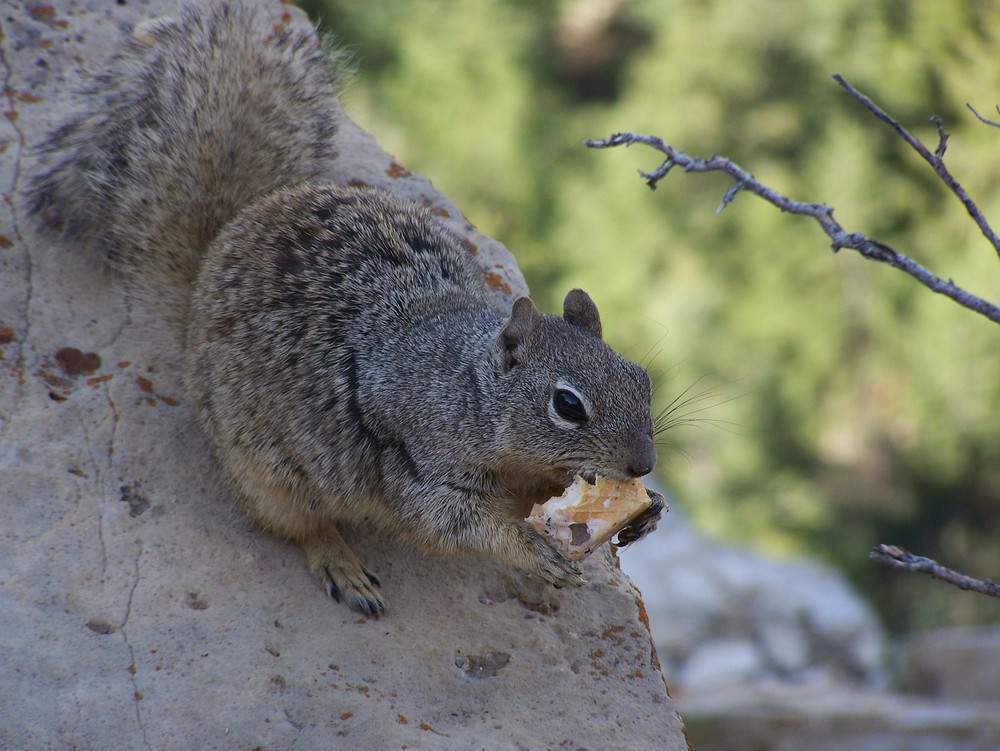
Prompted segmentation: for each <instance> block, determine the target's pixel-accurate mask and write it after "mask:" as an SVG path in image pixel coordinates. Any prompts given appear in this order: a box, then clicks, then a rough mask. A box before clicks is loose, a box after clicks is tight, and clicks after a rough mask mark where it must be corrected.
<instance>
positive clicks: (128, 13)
mask: <svg viewBox="0 0 1000 751" xmlns="http://www.w3.org/2000/svg"><path fill="white" fill-rule="evenodd" d="M257 4H258V5H260V6H261V7H262V8H264V9H265V12H266V14H267V16H266V19H265V20H266V23H268V24H275V25H276V24H288V23H304V22H305V19H304V16H302V15H301V14H300V13H299V12H298V11H297V10H295V9H294V8H292V7H291V6H287V5H283V4H281V3H279V2H277V1H276V0H274V1H269V0H259V2H258V3H257ZM153 5H154V4H153V3H149V2H129V3H127V4H125V3H108V2H103V1H100V0H79V1H78V2H65V3H61V4H59V6H58V9H57V8H55V7H54V6H51V5H46V4H41V3H32V2H25V3H21V2H8V3H6V4H5V7H4V17H3V19H2V23H3V29H2V32H3V38H2V60H0V63H2V65H3V75H4V84H5V91H4V96H5V97H6V100H7V101H6V104H5V108H4V109H5V111H4V113H3V114H4V115H5V117H2V118H0V170H2V171H0V180H2V184H3V193H4V197H5V199H6V200H5V202H3V203H2V204H0V478H2V480H0V515H2V518H3V524H2V532H0V633H2V634H3V636H2V638H0V682H2V685H3V687H4V691H3V699H2V700H0V747H2V748H11V749H15V748H16V749H43V748H44V749H49V748H117V749H132V748H139V749H159V748H212V749H240V750H241V751H249V750H250V749H287V748H378V749H391V748H410V749H419V748H427V749H475V748H484V749H487V748H488V749H548V748H553V749H555V748H559V749H565V748H568V749H576V748H581V747H587V748H592V749H594V748H600V749H636V748H659V749H685V748H686V747H687V744H686V740H685V738H684V734H683V726H682V724H681V721H680V718H679V717H678V715H677V712H676V710H675V708H674V705H673V704H672V702H671V700H670V698H669V697H668V696H667V692H666V686H665V684H664V681H663V677H662V675H661V674H660V671H659V667H658V665H657V663H656V658H655V655H654V653H653V651H652V645H651V640H650V636H649V632H648V630H647V628H646V627H645V626H644V625H643V623H642V615H641V612H642V611H641V608H642V605H641V602H640V600H639V597H638V593H637V591H636V590H635V588H634V587H633V586H632V585H631V583H630V582H629V581H628V579H627V578H626V577H625V576H624V575H622V574H621V572H620V571H619V570H618V567H617V564H616V562H615V561H614V560H613V559H612V558H611V557H610V554H597V555H595V556H593V557H592V558H591V559H590V560H589V561H588V562H587V563H586V566H585V570H586V573H587V575H588V577H589V579H590V582H591V583H590V584H588V585H587V586H586V587H584V588H583V589H581V590H577V591H557V590H553V589H551V588H548V587H543V586H541V585H540V584H539V583H537V582H535V581H532V580H531V579H529V578H527V577H524V576H522V575H519V574H516V573H512V572H509V571H507V570H505V569H503V568H502V567H500V566H498V565H495V564H494V563H492V562H491V561H488V560H482V559H478V558H469V559H460V560H431V559H428V558H426V557H423V556H421V555H419V554H417V553H415V552H413V551H411V550H410V549H408V548H406V547H402V546H400V545H399V544H398V543H395V542H393V541H392V540H391V539H386V538H383V537H381V536H380V535H379V534H378V533H377V532H374V531H371V530H356V531H355V532H354V533H352V534H351V535H350V539H352V540H353V541H354V547H355V549H358V550H363V551H364V556H365V560H366V562H367V564H368V565H369V566H370V567H371V568H372V569H373V570H375V571H377V572H378V573H379V574H380V575H381V577H382V582H383V590H384V592H385V594H386V597H387V601H388V604H389V608H390V610H389V613H388V614H387V616H386V617H385V618H383V619H382V620H366V619H364V618H360V617H358V616H357V615H356V614H354V613H352V612H350V611H348V610H347V609H346V608H344V607H342V606H339V605H336V604H334V603H333V602H331V601H330V600H328V599H327V598H326V596H325V595H324V594H323V593H322V592H321V590H320V589H319V588H318V586H317V585H316V584H315V583H314V582H313V581H312V580H311V579H310V577H309V576H308V574H307V573H306V570H305V564H304V560H303V555H302V553H301V551H300V550H298V549H297V548H296V547H294V546H292V545H289V544H286V543H285V542H282V541H281V540H277V539H274V538H273V537H270V536H268V535H265V534H262V533H260V532H257V531H255V530H254V529H252V528H251V527H250V526H249V525H248V524H247V523H246V522H244V521H243V519H242V518H241V517H240V516H238V514H237V513H236V512H235V510H234V509H233V508H231V506H230V504H229V502H228V500H227V498H226V496H225V493H224V491H223V489H222V486H221V484H220V483H219V482H218V480H217V478H216V473H215V470H214V467H213V463H212V460H211V458H210V456H209V455H208V452H207V450H206V446H205V444H204V442H203V441H202V439H201V437H200V435H199V434H198V432H197V430H196V429H195V427H194V424H193V421H192V415H191V412H190V409H189V407H188V405H187V404H186V402H185V399H184V395H183V393H182V391H181V388H180V385H179V377H178V372H177V350H176V345H171V344H170V341H171V339H170V335H169V334H168V333H167V332H166V331H165V330H164V328H163V326H162V325H161V324H160V322H159V321H157V320H152V319H151V318H149V317H148V316H147V315H146V314H145V312H144V311H143V310H141V309H138V308H137V307H135V306H133V305H132V304H131V303H130V301H129V300H128V299H127V298H126V296H125V295H124V294H123V292H122V290H121V287H120V285H119V283H118V282H117V281H116V280H115V279H114V278H113V277H112V276H110V275H107V274H104V273H102V272H100V271H99V270H96V269H94V268H90V267H88V266H86V264H84V263H83V262H82V261H80V260H78V259H76V258H75V257H73V256H72V254H63V253H60V252H54V251H52V250H51V249H48V248H45V247H42V246H41V245H40V244H38V243H37V242H34V241H31V240H30V238H29V236H28V233H27V227H26V225H25V221H24V217H23V197H22V195H21V193H20V191H21V189H22V188H23V180H24V175H25V174H26V171H27V170H29V169H30V165H31V164H32V159H33V158H32V157H30V156H29V153H28V150H29V149H30V147H31V146H32V144H34V143H36V142H37V141H38V139H39V138H40V137H41V136H42V134H43V133H45V132H46V131H47V130H48V129H49V128H50V127H51V126H52V125H53V124H55V123H56V122H58V121H60V120H61V119H62V117H63V114H64V111H65V108H66V105H67V103H68V101H69V92H70V91H71V90H72V89H75V88H76V87H78V86H79V85H80V83H81V82H82V81H83V80H85V79H86V77H87V76H88V74H92V73H93V72H94V71H97V70H99V69H100V66H101V65H102V64H103V62H102V61H103V60H104V58H105V56H106V54H107V52H108V50H110V49H111V48H112V47H113V45H114V44H115V40H116V39H117V38H118V36H119V33H120V28H119V27H120V26H121V24H122V23H123V22H134V21H135V20H137V19H139V18H141V17H144V16H148V15H151V10H150V9H151V8H152V7H153ZM155 6H156V12H159V13H163V12H166V11H167V10H169V8H168V6H166V5H165V4H155ZM339 152H340V155H339V157H338V158H336V159H334V160H332V162H331V178H334V179H338V180H361V181H364V182H367V183H370V184H374V185H381V186H384V187H386V188H387V189H389V190H391V191H393V192H395V193H396V194H397V195H403V196H406V197H409V198H412V199H414V200H417V201H420V202H422V203H424V204H425V205H427V206H428V210H431V211H434V212H435V213H437V214H438V215H440V216H441V217H442V219H444V220H445V221H448V222H451V223H452V225H453V226H454V227H455V228H456V229H457V230H458V231H459V232H461V233H462V234H463V236H465V237H466V238H467V240H468V243H469V248H470V252H475V253H477V257H478V258H479V260H480V261H481V262H482V264H483V268H484V274H486V275H487V279H488V281H489V282H490V283H491V286H492V288H493V289H494V291H495V293H496V300H495V301H496V304H497V305H498V306H502V305H505V304H507V303H508V302H509V300H510V297H511V295H513V294H516V293H518V292H521V291H523V289H524V283H523V280H522V278H521V276H520V274H519V272H518V271H517V268H516V265H515V264H514V262H513V259H512V258H511V257H510V256H509V255H508V254H507V253H506V251H505V250H504V249H503V248H502V247H501V246H499V245H498V244H496V243H495V242H493V241H491V240H489V239H488V238H485V237H483V236H482V235H480V234H479V233H477V232H475V230H474V229H473V228H472V227H470V226H469V225H468V223H467V222H466V221H465V219H464V218H463V217H462V215H461V213H460V212H459V211H458V210H457V209H456V208H455V207H454V206H453V205H452V204H450V203H449V202H447V200H446V199H444V198H443V197H442V196H441V195H440V194H438V193H437V192H436V191H434V190H433V188H432V187H431V186H430V185H429V183H427V181H425V180H423V179H420V178H418V177H416V176H413V175H410V174H409V173H408V172H407V171H406V170H405V168H403V167H402V166H401V165H399V164H398V163H396V162H395V161H394V160H393V159H392V158H391V157H389V156H388V155H386V154H384V153H383V152H382V151H381V150H380V149H379V148H378V147H377V145H376V144H375V143H374V141H373V140H372V139H371V138H370V137H369V136H367V135H366V134H364V133H362V132H360V131H359V130H357V129H356V128H353V127H352V126H347V127H345V132H344V134H343V137H342V140H341V144H340V149H339Z"/></svg>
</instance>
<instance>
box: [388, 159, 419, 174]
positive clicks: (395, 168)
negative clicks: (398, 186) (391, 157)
mask: <svg viewBox="0 0 1000 751" xmlns="http://www.w3.org/2000/svg"><path fill="white" fill-rule="evenodd" d="M385 174H387V175H388V176H389V177H409V176H410V175H411V174H413V173H412V172H410V171H409V170H408V169H406V167H404V166H403V165H402V164H400V163H399V162H392V163H391V164H390V165H389V167H388V169H386V171H385Z"/></svg>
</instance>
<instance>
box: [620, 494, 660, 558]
mask: <svg viewBox="0 0 1000 751" xmlns="http://www.w3.org/2000/svg"><path fill="white" fill-rule="evenodd" d="M646 493H647V494H648V495H649V500H650V501H651V503H650V506H649V508H648V509H646V510H645V511H643V512H642V514H640V515H639V517H638V518H637V519H636V520H635V521H634V522H632V523H631V524H630V525H628V526H627V527H625V529H623V530H621V531H620V532H619V533H618V543H617V546H618V547H619V548H624V547H626V546H628V545H631V544H632V543H633V542H636V541H637V540H641V539H642V538H643V537H645V536H646V535H648V534H649V533H650V532H652V531H653V530H654V529H656V525H657V524H658V523H659V521H660V516H661V515H662V514H663V512H664V511H669V510H670V509H669V507H668V506H667V502H666V500H664V498H663V495H662V494H661V493H657V492H656V491H655V490H650V489H649V488H646Z"/></svg>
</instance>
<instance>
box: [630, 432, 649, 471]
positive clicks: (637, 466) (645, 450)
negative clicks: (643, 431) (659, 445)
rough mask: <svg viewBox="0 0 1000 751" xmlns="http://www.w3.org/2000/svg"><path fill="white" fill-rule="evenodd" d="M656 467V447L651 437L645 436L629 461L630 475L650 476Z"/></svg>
mask: <svg viewBox="0 0 1000 751" xmlns="http://www.w3.org/2000/svg"><path fill="white" fill-rule="evenodd" d="M655 466H656V445H655V444H654V443H653V439H652V438H651V437H649V436H643V437H642V438H641V439H640V440H639V441H638V445H637V446H636V447H635V448H634V449H633V454H632V458H631V459H630V460H629V463H628V467H626V469H627V471H628V473H629V474H630V475H632V476H633V477H642V476H643V475H648V474H649V473H650V472H652V471H653V467H655Z"/></svg>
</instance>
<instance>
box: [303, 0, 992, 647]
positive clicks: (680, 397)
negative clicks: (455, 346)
mask: <svg viewBox="0 0 1000 751" xmlns="http://www.w3.org/2000/svg"><path fill="white" fill-rule="evenodd" d="M302 5H304V6H305V7H306V9H307V10H308V11H309V12H310V13H311V14H312V15H313V16H314V17H316V18H318V19H321V20H322V22H323V23H324V25H325V26H326V27H328V28H330V29H334V30H336V34H337V42H338V44H340V45H346V46H347V47H348V48H349V49H350V50H352V51H353V53H354V58H355V63H356V66H357V75H356V79H355V81H354V82H353V84H352V85H351V87H350V88H349V90H348V91H347V92H346V95H345V106H346V108H347V110H348V111H349V113H350V114H351V116H352V118H353V119H355V120H356V121H357V122H358V123H359V124H360V125H361V126H362V127H364V128H365V129H367V130H369V131H370V132H371V133H373V134H374V135H375V136H376V137H377V138H378V140H379V141H380V142H381V144H382V145H383V147H385V148H386V149H387V150H388V151H390V152H392V153H394V154H395V155H396V156H397V157H398V158H399V159H400V161H401V162H403V163H404V164H405V165H406V166H407V167H408V168H410V169H412V170H414V171H416V172H419V173H421V174H423V175H426V176H427V177H429V178H431V179H432V180H433V182H434V183H435V185H436V186H437V187H439V188H440V189H442V190H443V191H444V192H445V193H446V194H448V195H449V196H450V197H451V198H452V199H453V200H454V201H455V202H456V203H457V204H458V205H459V206H461V207H462V208H463V210H464V211H465V212H466V215H467V216H468V218H469V220H470V221H471V222H473V223H474V224H475V225H477V226H478V227H479V228H480V229H482V230H483V231H484V232H486V233H487V234H489V235H491V236H493V237H495V238H497V239H498V240H500V241H501V242H503V243H504V244H506V245H507V247H508V248H510V250H511V251H512V252H513V253H514V255H515V257H516V258H517V259H518V261H519V263H520V266H521V269H522V270H523V271H524V273H525V275H526V277H527V280H528V284H529V286H530V288H531V290H532V293H533V296H534V297H535V299H536V301H537V302H538V303H539V305H540V306H542V307H543V308H544V309H545V310H547V311H549V312H558V311H559V310H560V306H561V300H562V297H563V295H564V294H565V292H566V291H567V290H568V289H569V288H571V287H576V286H580V287H583V288H585V289H587V290H588V291H589V292H590V293H591V295H592V296H593V297H594V298H595V300H596V301H597V303H598V305H599V307H600V309H601V312H602V316H603V318H604V321H605V330H606V338H607V339H608V340H609V341H610V342H611V343H612V345H613V346H614V347H615V348H616V349H618V350H619V351H621V352H623V353H625V354H626V355H627V356H629V357H631V358H632V359H635V360H639V361H641V362H642V363H643V364H645V365H646V366H647V367H648V368H649V370H650V372H651V375H652V376H653V377H654V384H655V386H654V388H655V399H656V405H655V406H656V407H657V408H658V409H664V408H668V407H669V405H671V404H677V403H679V405H680V406H678V407H677V409H676V411H675V412H674V413H673V416H674V417H675V418H677V421H678V424H677V425H676V426H675V427H674V428H672V429H671V430H670V431H668V432H667V433H666V434H664V435H662V436H661V439H662V445H661V453H660V457H661V458H660V462H659V465H658V468H657V473H658V477H659V479H660V480H661V482H662V483H663V484H664V485H665V486H666V487H667V488H668V489H669V490H670V492H671V494H672V495H673V496H674V497H675V498H676V499H677V501H676V502H677V504H678V505H679V506H680V507H681V508H682V509H683V511H684V513H685V514H686V515H687V516H689V517H690V518H691V519H692V520H693V522H694V523H695V524H696V526H697V527H698V528H700V529H701V530H702V531H703V532H705V533H706V534H708V535H710V536H712V537H715V538H717V539H722V540H729V541H737V542H739V543H741V544H747V545H752V546H753V547H755V548H757V549H758V550H761V551H765V552H766V553H768V554H772V555H777V556H782V555H790V554H805V555H808V556H812V557H815V558H819V559H821V560H823V561H825V562H827V563H829V564H832V565H834V566H836V567H837V568H838V569H840V570H842V571H844V572H846V574H847V575H848V576H849V577H850V579H851V581H852V582H853V583H854V585H855V586H856V587H857V588H858V589H859V590H860V591H861V592H862V593H863V594H864V596H865V597H867V598H868V599H869V601H870V602H871V603H872V604H873V605H874V606H875V607H876V608H877V609H878V611H879V614H880V615H881V617H882V619H883V621H884V622H885V624H886V625H887V626H888V628H889V629H890V630H891V631H893V632H896V633H898V632H903V631H913V630H920V629H924V628H930V627H939V626H945V625H956V624H977V623H988V622H996V620H997V605H996V601H995V600H989V599H988V598H985V597H979V596H975V595H970V594H967V593H963V592H960V591H958V590H955V589H953V588H951V587H948V586H946V585H943V584H937V583H934V582H932V581H930V580H929V579H927V577H923V576H918V575H913V574H909V575H908V574H900V573H897V572H894V571H891V570H889V569H885V568H882V567H879V566H877V565H876V564H873V563H870V562H869V560H868V557H867V553H868V550H869V549H870V548H871V547H872V546H873V545H875V544H877V543H880V542H886V543H894V544H898V545H902V546H904V547H907V548H910V549H911V550H913V551H914V552H918V553H920V554H923V555H927V556H931V557H934V558H937V559H938V560H939V561H940V562H942V563H945V564H947V565H950V566H952V567H955V568H958V569H961V570H963V571H964V572H965V573H968V574H971V575H975V576H979V577H989V576H993V577H994V578H1000V417H998V414H997V405H998V404H1000V346H998V345H1000V327H998V326H997V325H996V324H993V323H991V322H989V321H988V320H986V319H985V318H982V317H981V316H979V315H977V314H975V313H972V312H970V311H968V310H965V309H963V308H960V307H959V306H958V305H956V304H955V303H953V302H951V301H950V300H947V299H945V298H942V297H940V296H937V295H935V294H933V293H932V292H930V291H929V290H927V289H925V288H923V287H921V286H919V285H918V284H917V283H916V282H915V281H913V280H912V279H911V278H909V277H908V276H905V275H904V274H902V273H901V272H899V271H896V270H894V269H891V268H889V267H887V266H881V265H876V264H873V263H871V262H868V261H865V260H863V259H862V258H860V257H859V256H857V255H856V254H854V253H853V252H852V251H847V250H845V251H841V252H840V253H839V254H837V255H834V254H832V253H831V252H830V250H829V247H830V245H829V241H828V239H827V237H826V236H825V235H824V234H823V233H822V232H821V231H820V229H819V228H818V227H817V226H815V225H814V223H813V222H812V221H811V220H807V219H804V218H797V217H791V216H786V215H783V214H781V213H780V212H779V211H778V210H777V209H775V208H774V207H773V206H770V205H768V204H766V203H764V202H763V201H761V200H759V199H757V198H755V197H753V196H751V195H749V194H741V195H739V196H738V197H737V199H736V202H735V203H734V204H733V205H732V206H730V207H729V208H728V209H727V210H726V211H725V212H724V213H722V214H721V215H717V214H716V211H715V210H716V207H717V206H718V205H719V202H720V200H721V198H722V195H723V194H724V193H725V191H726V189H727V188H728V187H729V184H730V183H729V181H728V180H727V179H725V178H724V177H723V176H721V175H685V174H683V173H682V172H681V171H680V170H676V171H675V172H673V173H671V174H670V176H669V178H667V179H666V180H665V181H663V182H662V183H660V187H659V189H658V190H656V191H650V190H649V189H648V188H647V187H646V186H645V184H644V183H643V181H642V180H641V179H640V178H639V177H638V176H637V175H636V170H637V169H639V168H641V169H646V170H650V169H653V168H655V167H656V166H657V165H658V164H659V163H660V158H659V155H658V154H657V153H656V152H654V151H652V150H651V149H646V148H644V147H640V146H635V147H632V148H630V149H628V150H625V149H624V148H618V149H613V150H606V151H595V150H590V149H587V148H586V147H584V145H583V141H584V139H587V138H601V137H606V136H608V135H610V134H611V133H614V132H616V131H620V130H631V131H634V132H638V133H647V134H655V135H658V136H660V137H662V138H663V139H664V140H665V141H667V142H668V143H670V144H672V145H673V146H675V147H677V148H679V149H681V150H683V151H685V152H687V153H688V154H691V155H699V156H703V157H707V156H710V155H711V154H713V153H717V154H720V155H724V156H728V157H729V158H731V159H732V160H734V161H736V162H737V163H738V164H740V165H741V166H743V167H744V168H746V169H747V170H748V171H750V172H752V173H753V174H754V175H755V176H756V177H757V178H758V179H759V180H761V181H762V182H764V183H765V184H767V185H769V186H771V187H773V188H774V189H776V190H778V191H779V192H782V193H784V194H785V195H788V196H790V197H792V198H796V199H798V200H803V201H814V202H823V203H827V204H829V205H831V206H834V207H835V209H836V217H837V219H838V220H839V221H840V222H841V224H843V225H844V227H845V228H846V229H847V230H848V231H858V232H863V233H865V234H867V235H869V236H870V237H872V238H876V239H879V240H881V241H883V242H885V243H888V244H890V245H892V246H893V247H895V248H896V249H897V250H899V251H901V252H903V253H906V254H908V255H910V256H911V257H913V258H915V259H916V260H917V261H919V262H920V263H922V264H924V265H926V266H929V267H930V268H931V269H932V270H933V271H935V272H936V273H937V274H938V275H939V276H941V277H943V278H953V279H954V280H955V282H956V283H957V284H959V285H960V286H963V287H965V288H966V289H968V290H969V291H971V292H974V293H976V294H978V295H980V296H983V297H985V298H986V299H989V300H992V301H993V302H1000V267H998V259H997V255H996V253H995V251H994V250H993V249H992V248H991V247H990V246H989V245H988V243H986V241H985V240H984V239H983V238H982V237H981V236H980V234H979V232H978V230H977V228H976V227H975V226H974V224H973V223H972V222H971V221H970V220H969V218H968V216H967V214H966V212H965V210H964V209H963V207H962V206H961V204H960V203H959V202H958V201H957V200H955V198H954V196H952V195H951V194H949V193H948V191H947V190H946V189H945V188H944V187H943V185H942V184H941V182H940V181H939V180H938V178H937V177H936V176H935V175H934V173H933V172H932V170H931V169H930V168H929V167H928V166H927V165H926V164H924V163H923V162H921V161H920V160H919V158H918V157H917V156H916V155H915V154H914V153H913V152H912V151H911V150H910V149H909V148H908V147H907V146H906V145H905V144H904V143H903V142H902V141H901V140H900V139H899V138H898V137H897V136H895V135H894V134H893V133H892V132H891V131H890V130H889V129H888V128H887V127H886V126H885V125H884V124H882V123H880V122H878V121H877V120H876V119H875V118H873V117H872V116H871V115H870V114H869V113H868V112H866V111H865V110H864V109H863V108H862V107H861V106H860V105H859V104H858V103H857V102H855V101H854V100H853V99H851V98H850V97H849V96H848V95H847V94H846V93H845V92H844V91H843V90H842V89H841V88H840V87H839V86H837V84H836V83H835V82H834V81H833V80H832V79H831V74H833V73H840V74H842V75H844V76H845V77H846V78H847V80H848V81H849V82H851V83H852V84H853V85H854V86H856V87H857V88H859V89H860V90H861V91H863V92H865V93H866V94H868V95H869V96H871V97H872V98H873V99H874V100H875V101H876V102H877V103H878V104H880V105H881V106H882V107H883V108H884V109H886V110H887V111H888V112H889V113H890V114H892V115H893V116H894V117H896V118H897V119H898V120H899V121H900V122H901V123H902V124H903V126H904V127H906V128H908V129H909V130H910V131H911V132H913V133H914V134H915V135H917V136H918V137H920V138H921V139H923V140H924V141H925V143H927V144H928V145H929V146H930V148H931V149H933V148H934V147H935V146H936V145H937V133H936V131H935V128H934V126H933V124H931V123H930V122H929V121H928V118H929V117H930V116H931V115H935V114H936V115H938V116H940V117H941V118H942V120H943V121H944V124H945V128H946V129H947V131H948V132H949V133H950V135H951V138H950V140H949V142H948V151H947V157H946V161H947V163H948V165H949V167H950V169H951V171H952V173H953V174H954V175H955V176H956V177H957V178H958V179H959V181H961V182H962V183H963V184H964V186H965V187H966V188H967V190H968V191H969V192H970V194H971V195H972V196H973V197H974V198H975V199H976V200H977V202H978V204H979V206H980V208H981V209H982V210H983V212H984V213H985V214H986V215H987V216H988V217H989V216H992V217H994V218H995V219H996V220H997V221H998V222H1000V185H998V175H1000V170H998V168H997V165H998V163H1000V158H998V157H1000V130H997V129H995V128H990V127H988V126H986V125H983V124H981V123H979V122H978V121H976V119H975V118H974V117H973V115H972V114H971V113H970V112H969V111H968V110H967V109H966V107H965V104H966V102H968V103H971V104H972V105H973V106H974V107H975V108H976V109H977V110H978V111H979V112H980V113H982V114H984V115H987V116H993V117H994V118H997V119H1000V116H998V115H997V110H996V105H997V103H998V102H1000V64H998V61H1000V38H998V35H1000V6H998V4H997V3H996V2H993V1H991V0H978V1H977V0H923V1H918V0H913V1H907V0H880V2H877V3H873V2H869V1H868V0H836V1H835V2H831V0H799V1H798V2H795V3H789V2H781V1H780V0H747V1H744V2H710V1H707V0H553V1H552V2H535V1H534V0H488V1H485V0H484V1H480V2H475V3H472V2H460V3H455V2H443V1H441V2H436V1H434V0H420V2H402V1H399V0H381V1H380V2H377V3H372V2H368V1H367V0H326V1H324V0H311V1H310V2H304V3H302ZM669 521H670V520H669V518H668V519H667V521H666V522H665V523H669Z"/></svg>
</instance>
